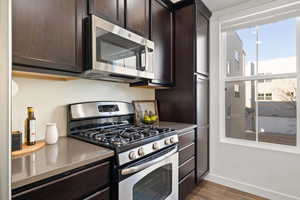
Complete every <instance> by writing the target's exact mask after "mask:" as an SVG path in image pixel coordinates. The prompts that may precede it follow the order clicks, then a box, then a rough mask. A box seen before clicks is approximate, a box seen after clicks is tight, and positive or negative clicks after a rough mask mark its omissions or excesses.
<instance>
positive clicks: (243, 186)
mask: <svg viewBox="0 0 300 200" xmlns="http://www.w3.org/2000/svg"><path fill="white" fill-rule="evenodd" d="M205 180H207V181H211V182H214V183H218V184H221V185H225V186H227V187H231V188H234V189H237V190H240V191H243V192H248V193H251V194H254V195H257V196H261V197H264V198H268V199H271V200H300V198H299V197H296V196H293V195H288V194H284V193H280V192H277V191H274V190H270V189H266V188H262V187H258V186H256V185H251V184H248V183H243V182H240V181H236V180H233V179H230V178H226V177H222V176H219V175H216V174H211V173H209V174H208V175H207V176H206V177H205Z"/></svg>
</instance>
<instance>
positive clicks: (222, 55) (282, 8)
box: [212, 0, 300, 154]
mask: <svg viewBox="0 0 300 200" xmlns="http://www.w3.org/2000/svg"><path fill="white" fill-rule="evenodd" d="M289 3H290V5H288V4H289ZM249 5H250V4H249ZM295 5H297V6H300V3H299V1H294V2H292V3H291V1H288V0H286V1H285V0H283V1H275V2H271V3H266V4H264V5H258V6H257V7H254V8H253V7H252V8H251V9H250V8H249V9H244V10H242V11H239V12H236V14H235V15H234V18H235V19H237V20H240V19H241V18H244V19H247V16H249V18H250V19H251V18H253V15H255V14H257V15H258V16H259V15H260V14H261V13H263V12H265V10H268V9H270V10H274V7H275V10H276V13H277V14H279V15H280V12H282V14H284V15H283V16H284V17H286V10H287V8H288V7H289V6H290V7H291V8H292V7H293V6H295ZM276 6H277V7H276ZM233 9H235V8H233ZM236 9H240V8H239V7H237V8H236ZM231 13H232V10H225V11H224V12H223V13H222V12H220V13H216V15H215V16H213V18H212V21H214V22H215V23H216V22H217V24H215V25H218V27H214V29H215V30H218V35H219V37H218V38H219V41H218V46H219V52H218V53H219V56H218V57H219V60H218V62H217V63H219V66H220V68H219V95H220V98H219V119H218V121H219V129H218V130H219V134H220V142H221V143H227V144H233V145H240V146H245V147H253V148H258V149H265V150H271V151H280V152H287V153H296V154H300V98H297V100H296V101H297V105H299V106H297V136H296V138H297V141H296V142H297V144H296V146H288V145H281V144H272V143H265V142H258V140H257V139H256V141H247V140H243V139H238V138H229V137H226V133H225V130H226V128H225V124H226V122H225V114H226V113H225V112H226V111H225V83H226V82H227V81H246V80H258V79H274V78H275V79H276V78H297V91H296V92H297V93H298V94H300V93H299V92H300V79H299V78H300V77H299V75H298V73H297V72H300V70H299V68H300V44H299V43H300V35H298V37H297V39H296V41H297V42H296V43H297V47H296V51H297V52H296V55H297V61H296V63H297V69H296V70H297V72H296V73H286V74H265V75H256V76H251V77H226V69H227V68H226V43H225V45H224V43H223V42H224V41H225V42H226V40H224V38H223V37H224V34H222V31H221V30H222V24H223V23H224V22H227V23H228V21H234V20H235V19H233V18H232V15H230V14H231ZM222 15H223V16H222ZM294 16H295V15H294V13H293V14H291V17H294ZM277 19H278V18H277ZM297 32H298V33H300V23H298V26H297ZM257 123H258V122H257Z"/></svg>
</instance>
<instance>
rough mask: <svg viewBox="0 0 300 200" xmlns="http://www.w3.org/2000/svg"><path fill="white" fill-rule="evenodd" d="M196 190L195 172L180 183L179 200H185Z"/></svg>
mask: <svg viewBox="0 0 300 200" xmlns="http://www.w3.org/2000/svg"><path fill="white" fill-rule="evenodd" d="M194 188H195V171H192V172H191V173H189V174H188V175H187V176H186V177H184V178H183V179H182V180H181V181H180V182H179V200H184V199H185V198H186V197H187V196H188V195H189V194H190V193H191V192H192V191H193V189H194Z"/></svg>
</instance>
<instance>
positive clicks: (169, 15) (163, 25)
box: [130, 0, 174, 89]
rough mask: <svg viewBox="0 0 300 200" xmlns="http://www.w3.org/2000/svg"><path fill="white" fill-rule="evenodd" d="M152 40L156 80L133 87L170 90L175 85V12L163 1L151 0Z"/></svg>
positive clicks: (134, 84) (135, 84)
mask: <svg viewBox="0 0 300 200" xmlns="http://www.w3.org/2000/svg"><path fill="white" fill-rule="evenodd" d="M150 10H151V20H150V21H151V24H150V30H151V34H150V39H151V40H152V41H153V42H154V52H153V65H152V66H153V72H154V79H153V80H148V81H143V82H138V83H132V84H130V85H131V86H132V87H146V88H155V89H160V88H163V89H165V88H170V87H172V86H173V83H174V71H173V68H174V67H173V64H174V63H173V53H174V48H173V39H174V37H173V35H174V34H173V11H172V8H171V7H170V6H168V5H166V4H165V3H164V2H163V1H161V0H151V4H150Z"/></svg>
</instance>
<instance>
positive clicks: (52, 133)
mask: <svg viewBox="0 0 300 200" xmlns="http://www.w3.org/2000/svg"><path fill="white" fill-rule="evenodd" d="M57 140H58V130H57V127H56V124H55V123H47V124H46V135H45V141H46V143H47V144H55V143H56V142H57Z"/></svg>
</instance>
